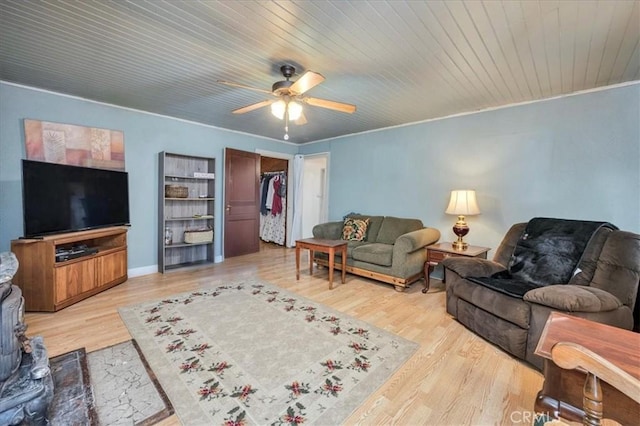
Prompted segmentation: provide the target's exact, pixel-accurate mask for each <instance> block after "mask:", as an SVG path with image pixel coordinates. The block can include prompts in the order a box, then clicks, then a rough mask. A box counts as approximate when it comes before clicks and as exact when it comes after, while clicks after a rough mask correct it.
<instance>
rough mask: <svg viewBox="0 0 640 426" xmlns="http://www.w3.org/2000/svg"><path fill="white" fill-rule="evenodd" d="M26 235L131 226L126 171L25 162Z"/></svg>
mask: <svg viewBox="0 0 640 426" xmlns="http://www.w3.org/2000/svg"><path fill="white" fill-rule="evenodd" d="M22 201H23V208H24V236H25V237H26V238H32V237H37V236H42V235H48V234H56V233H61V232H70V231H80V230H85V229H93V228H101V227H107V226H117V225H128V224H129V185H128V175H127V173H126V172H120V171H114V170H102V169H92V168H87V167H78V166H68V165H62V164H55V163H45V162H41V161H32V160H22Z"/></svg>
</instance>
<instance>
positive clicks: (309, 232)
mask: <svg viewBox="0 0 640 426" xmlns="http://www.w3.org/2000/svg"><path fill="white" fill-rule="evenodd" d="M328 183H329V154H327V153H323V154H313V155H305V156H304V175H303V179H302V238H311V237H313V227H314V226H315V225H317V224H319V223H324V222H327V220H328V217H329V191H328V189H329V185H328Z"/></svg>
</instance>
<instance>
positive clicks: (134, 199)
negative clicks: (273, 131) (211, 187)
mask: <svg viewBox="0 0 640 426" xmlns="http://www.w3.org/2000/svg"><path fill="white" fill-rule="evenodd" d="M24 118H32V119H40V120H44V121H54V122H61V123H71V124H79V125H83V126H93V127H102V128H111V129H118V130H123V131H124V135H125V156H126V169H127V171H128V172H129V174H130V199H131V221H132V228H131V231H130V233H129V267H130V268H145V267H149V266H153V265H156V263H157V259H156V244H157V238H156V232H157V231H156V227H157V225H156V221H157V218H156V216H157V213H156V211H157V179H158V171H157V170H158V160H157V157H158V156H157V153H158V152H160V151H169V152H179V153H185V154H190V155H202V156H213V157H216V159H217V162H216V173H217V175H218V176H222V166H223V164H222V152H223V148H224V147H232V148H236V149H242V150H246V151H254V150H255V149H263V150H266V151H275V152H282V153H287V154H295V153H296V152H297V151H298V147H296V146H292V145H289V144H283V143H280V142H278V141H273V140H267V139H261V138H256V137H251V136H247V135H242V134H237V133H233V132H228V131H224V130H220V129H215V128H211V127H207V126H201V125H197V124H193V123H186V122H182V121H179V120H173V119H168V118H165V117H159V116H154V115H150V114H144V113H140V112H135V111H130V110H125V109H121V108H115V107H110V106H106V105H101V104H97V103H92V102H87V101H82V100H78V99H73V98H68V97H64V96H59V95H55V94H50V93H45V92H40V91H36V90H31V89H27V88H21V87H16V86H12V85H8V84H3V83H0V250H2V251H4V250H7V249H8V248H9V243H10V240H11V239H14V238H17V237H19V236H20V235H21V234H22V197H21V184H20V159H22V158H24V156H25V150H24V134H23V133H24V132H23V127H22V126H23V123H22V119H24ZM639 121H640V84H634V85H631V86H625V87H618V88H612V89H608V90H603V91H598V92H593V93H587V94H581V95H575V96H569V97H565V98H560V99H553V100H548V101H543V102H537V103H533V104H528V105H520V106H515V107H509V108H503V109H498V110H494V111H486V112H481V113H477V114H470V115H465V116H460V117H453V118H448V119H442V120H434V121H431V122H426V123H421V124H415V125H410V126H404V127H398V128H394V129H387V130H382V131H378V132H370V133H366V134H360V135H354V136H349V137H344V138H338V139H334V140H331V141H325V142H319V143H313V144H307V145H304V146H302V147H300V153H302V154H311V153H318V152H330V165H329V173H330V183H329V188H330V197H329V216H330V219H332V220H334V219H340V218H341V217H342V216H343V215H344V214H346V213H348V212H350V211H357V212H364V213H370V214H384V215H396V216H401V217H417V218H420V219H422V220H423V222H424V223H425V224H427V225H429V226H432V227H435V228H437V229H439V230H440V231H441V232H442V235H443V237H442V239H443V240H445V241H448V240H451V239H453V238H454V235H453V234H452V232H451V226H452V225H453V223H454V222H455V218H454V217H452V216H448V215H445V214H444V209H445V208H446V205H447V202H448V197H449V191H450V190H452V189H466V188H470V189H475V190H476V191H477V192H478V203H479V204H480V209H481V211H482V214H481V215H480V216H474V217H468V218H467V221H468V223H469V225H470V227H471V232H470V234H469V235H468V237H467V238H466V239H467V240H468V241H469V242H470V243H471V244H476V245H485V246H489V247H493V248H495V247H496V246H497V244H498V243H499V242H500V240H501V239H502V236H503V235H504V233H505V232H506V230H507V229H508V227H509V226H510V225H511V224H513V223H515V222H518V221H527V220H529V219H530V218H531V217H534V216H551V217H564V218H575V219H589V220H605V221H610V222H612V223H614V224H615V225H617V226H618V227H620V228H622V229H626V230H629V231H633V232H637V233H640V214H639V212H640V126H639ZM216 185H217V187H216V194H217V196H218V197H217V198H218V201H216V207H215V209H216V211H215V214H216V216H217V217H218V218H220V217H221V208H222V204H221V202H220V201H221V198H220V197H221V195H222V180H221V179H218V180H217V182H216ZM215 232H216V235H221V223H220V221H219V220H217V221H216V229H215ZM220 243H221V241H220V239H218V240H217V242H216V247H215V252H216V256H219V255H220V253H221V245H220Z"/></svg>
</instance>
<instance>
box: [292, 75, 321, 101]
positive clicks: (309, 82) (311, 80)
mask: <svg viewBox="0 0 640 426" xmlns="http://www.w3.org/2000/svg"><path fill="white" fill-rule="evenodd" d="M323 81H324V77H323V76H322V74H318V73H317V72H313V71H307V72H305V73H304V74H302V75H301V76H300V78H299V79H297V80H296V81H295V83H293V84H292V85H291V87H290V88H289V91H290V92H291V93H293V94H294V95H302V94H303V93H304V92H306V91H307V90H309V89H312V88H314V87H316V86H317V85H318V84H320V83H322V82H323Z"/></svg>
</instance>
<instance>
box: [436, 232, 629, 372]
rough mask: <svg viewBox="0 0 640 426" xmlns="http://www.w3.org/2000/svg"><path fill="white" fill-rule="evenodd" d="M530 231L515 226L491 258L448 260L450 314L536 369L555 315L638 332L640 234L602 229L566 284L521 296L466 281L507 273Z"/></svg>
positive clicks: (447, 300)
mask: <svg viewBox="0 0 640 426" xmlns="http://www.w3.org/2000/svg"><path fill="white" fill-rule="evenodd" d="M526 227H527V223H519V224H516V225H513V226H512V227H511V229H509V231H508V232H507V234H506V235H505V237H504V239H503V240H502V242H501V244H500V246H499V247H498V249H497V250H496V252H495V255H494V257H493V260H485V259H477V258H466V257H451V258H448V259H445V260H444V261H443V265H444V269H445V283H446V308H447V312H448V313H449V314H451V315H453V316H454V317H455V318H456V319H457V320H458V321H459V322H460V323H462V324H463V325H465V326H466V327H467V328H469V329H471V330H472V331H474V332H475V333H477V334H478V335H480V336H482V337H483V338H484V339H486V340H488V341H489V342H491V343H493V344H495V345H497V346H499V347H501V348H502V349H504V350H505V351H507V352H508V353H510V354H512V355H514V356H516V357H518V358H520V359H523V360H526V361H528V362H529V363H531V364H532V365H533V366H535V367H536V368H538V369H542V359H541V358H540V357H538V356H537V355H534V353H533V352H534V350H535V348H536V345H537V343H538V340H539V339H540V335H541V333H542V329H543V328H544V325H545V322H546V321H547V317H548V316H549V313H550V312H551V311H560V312H565V313H567V314H570V315H575V316H579V317H583V318H587V319H589V320H592V321H596V322H600V323H604V324H608V325H612V326H615V327H621V328H624V329H627V330H632V329H633V330H635V331H638V329H639V325H640V319H639V312H640V307H639V306H638V305H639V304H640V303H639V301H638V299H640V297H639V294H638V285H639V282H640V235H637V234H634V233H631V232H626V231H620V230H615V229H611V228H607V227H601V228H599V229H597V231H595V233H594V234H593V236H592V237H591V239H590V240H589V242H588V244H587V245H586V248H585V249H584V252H583V254H582V257H581V258H580V261H579V263H578V265H577V268H576V269H575V274H574V275H573V276H572V277H571V278H570V280H569V281H568V282H566V283H553V282H552V283H548V284H546V285H543V286H540V287H538V288H534V289H531V290H529V291H527V292H526V293H524V295H523V296H522V297H514V296H513V295H510V294H506V293H504V292H501V291H496V290H495V289H492V288H489V287H486V286H484V285H480V284H478V283H477V282H474V281H472V280H471V279H468V278H472V279H475V278H474V277H490V276H494V274H498V275H499V273H503V272H504V271H506V270H507V269H508V267H509V262H510V261H512V255H513V253H514V249H515V248H516V245H517V244H518V242H519V240H520V239H521V237H522V236H523V232H524V230H525V229H526ZM634 308H635V312H634Z"/></svg>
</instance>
